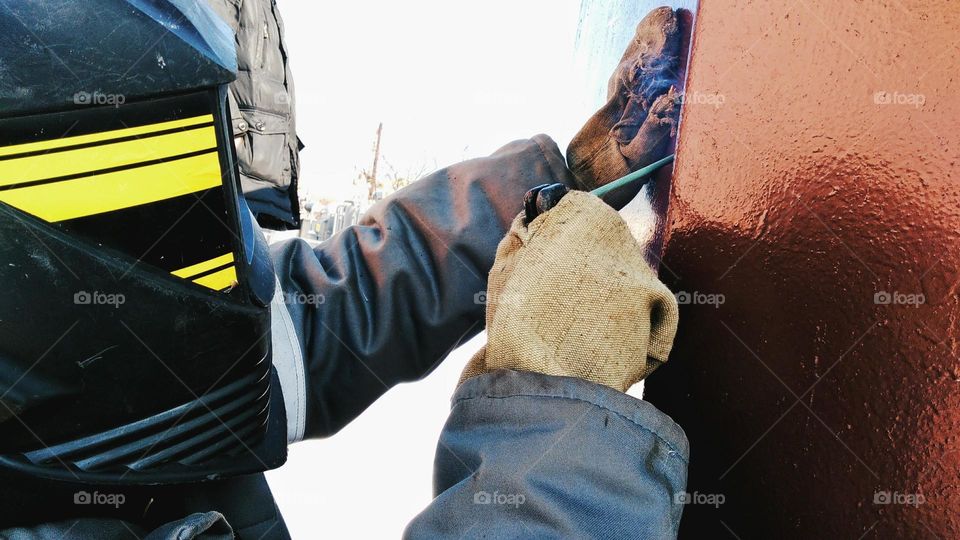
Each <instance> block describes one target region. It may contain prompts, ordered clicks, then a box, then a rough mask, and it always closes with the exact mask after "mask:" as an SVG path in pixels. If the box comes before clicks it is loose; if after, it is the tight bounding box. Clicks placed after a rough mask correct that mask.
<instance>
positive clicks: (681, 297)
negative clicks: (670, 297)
mask: <svg viewBox="0 0 960 540" xmlns="http://www.w3.org/2000/svg"><path fill="white" fill-rule="evenodd" d="M674 297H676V299H677V304H680V305H681V306H686V305H695V306H697V305H700V306H713V307H715V308H719V307H720V306H722V305H723V304H724V303H725V302H726V301H727V297H726V296H724V295H723V294H720V293H713V294H708V293H702V292H700V291H692V292H688V291H680V292H678V293H676V294H674Z"/></svg>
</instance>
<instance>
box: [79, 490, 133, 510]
mask: <svg viewBox="0 0 960 540" xmlns="http://www.w3.org/2000/svg"><path fill="white" fill-rule="evenodd" d="M125 502H127V496H126V495H124V494H123V493H100V492H99V491H94V492H93V493H90V492H89V491H78V492H76V493H74V494H73V504H80V505H102V506H112V507H114V508H120V506H122V505H123V503H125Z"/></svg>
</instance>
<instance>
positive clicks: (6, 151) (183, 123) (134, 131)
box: [0, 114, 213, 156]
mask: <svg viewBox="0 0 960 540" xmlns="http://www.w3.org/2000/svg"><path fill="white" fill-rule="evenodd" d="M207 122H213V115H212V114H204V115H201V116H194V117H193V118H184V119H181V120H171V121H169V122H160V123H158V124H148V125H145V126H136V127H131V128H124V129H115V130H113V131H104V132H101V133H91V134H89V135H77V136H74V137H63V138H61V139H53V140H49V141H37V142H32V143H24V144H18V145H15V146H6V147H3V148H0V156H9V155H11V154H20V153H23V152H36V151H40V150H55V149H57V148H62V147H64V146H73V145H75V144H87V143H94V142H100V141H108V140H110V139H116V138H119V137H131V136H134V135H147V134H150V133H154V132H156V131H163V130H165V129H175V128H181V127H188V126H195V125H197V124H204V123H207Z"/></svg>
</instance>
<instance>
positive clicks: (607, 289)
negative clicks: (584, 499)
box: [461, 191, 678, 392]
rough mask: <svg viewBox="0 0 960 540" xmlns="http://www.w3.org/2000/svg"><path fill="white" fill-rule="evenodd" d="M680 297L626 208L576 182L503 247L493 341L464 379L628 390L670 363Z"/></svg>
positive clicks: (490, 325)
mask: <svg viewBox="0 0 960 540" xmlns="http://www.w3.org/2000/svg"><path fill="white" fill-rule="evenodd" d="M677 313H678V310H677V302H676V299H675V298H674V296H673V294H672V293H671V292H670V290H669V289H667V287H666V286H665V285H664V284H663V283H661V282H660V281H659V280H658V279H657V276H656V274H655V273H654V271H653V269H651V268H650V266H649V265H648V264H647V262H646V260H645V258H644V250H643V249H642V247H641V246H640V245H639V244H638V243H637V241H636V240H635V239H634V237H633V236H632V235H631V232H630V228H629V227H628V225H627V224H626V223H625V222H624V220H623V219H622V218H621V217H620V215H619V214H617V212H616V211H615V210H613V209H612V208H610V207H609V206H608V205H607V204H605V203H604V202H603V201H601V200H600V199H598V198H596V197H594V196H593V195H590V194H588V193H583V192H579V191H574V192H570V193H569V194H567V195H566V196H565V197H564V198H563V199H562V200H561V201H560V202H559V203H558V204H557V206H555V207H554V208H553V209H552V210H549V211H548V212H546V213H544V214H542V215H540V216H539V217H537V218H536V219H535V220H533V222H531V223H530V224H529V226H528V225H525V224H524V222H523V216H522V215H521V216H518V217H517V218H516V219H515V220H514V221H513V225H512V226H511V228H510V232H509V233H507V236H506V237H505V238H504V239H503V240H502V241H501V242H500V245H499V247H498V248H497V258H496V261H495V262H494V265H493V269H492V270H491V271H490V277H489V281H488V288H487V312H486V323H487V335H488V339H487V345H486V346H485V347H484V348H483V349H481V350H480V351H479V352H478V353H477V354H476V355H475V356H474V357H473V358H472V359H471V360H470V362H469V363H468V364H467V367H466V369H465V371H464V373H463V375H462V377H461V382H463V381H464V380H466V379H468V378H470V377H472V376H475V375H478V374H480V373H484V372H488V371H492V370H495V369H501V368H505V369H514V370H520V371H532V372H537V373H544V374H547V375H562V376H569V377H579V378H582V379H586V380H589V381H593V382H596V383H599V384H604V385H607V386H610V387H612V388H615V389H617V390H620V391H623V392H625V391H626V390H627V389H628V388H630V386H632V385H633V384H634V383H636V382H637V381H640V380H641V379H643V378H644V377H646V376H647V375H649V374H650V373H651V372H652V371H653V370H654V369H656V368H657V367H658V366H659V365H660V364H662V363H663V362H666V360H667V355H668V354H669V352H670V348H671V346H672V344H673V337H674V335H675V334H676V329H677Z"/></svg>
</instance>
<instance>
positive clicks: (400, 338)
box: [272, 135, 573, 437]
mask: <svg viewBox="0 0 960 540" xmlns="http://www.w3.org/2000/svg"><path fill="white" fill-rule="evenodd" d="M554 182H562V183H565V184H567V185H570V186H572V185H573V177H572V175H571V173H570V172H569V170H568V169H567V168H566V165H565V162H564V159H563V156H562V154H561V153H560V151H559V149H558V148H557V145H556V143H554V142H553V141H552V140H550V139H549V138H548V137H546V136H543V135H538V136H536V137H534V138H533V139H530V140H523V141H516V142H513V143H510V144H508V145H506V146H504V147H503V148H501V149H500V150H498V151H497V152H495V153H494V154H493V155H491V156H489V157H486V158H480V159H475V160H471V161H467V162H464V163H459V164H457V165H453V166H451V167H448V168H446V169H442V170H440V171H437V172H435V173H433V174H431V175H429V176H427V177H425V178H423V179H421V180H419V181H417V182H414V183H413V184H411V185H410V186H408V187H406V188H404V189H402V190H400V191H398V192H396V193H394V194H393V195H391V196H390V197H388V198H386V199H384V200H383V201H381V202H379V203H377V204H376V205H374V206H373V207H372V208H371V209H370V210H369V211H368V212H367V213H366V214H365V215H364V216H363V217H362V219H361V220H360V223H359V224H358V225H356V226H354V227H350V228H348V229H346V230H344V231H342V232H340V233H339V234H337V235H336V236H334V237H333V238H331V239H329V240H327V241H326V242H324V243H323V244H321V245H320V246H318V247H317V248H315V249H311V248H310V246H309V245H308V244H307V243H306V242H304V241H302V240H299V239H294V240H289V241H285V242H282V243H279V244H277V245H275V246H273V247H272V256H273V258H274V262H275V264H276V267H277V274H278V277H279V280H280V286H281V288H282V292H283V295H284V298H285V300H286V304H287V308H288V309H289V311H290V314H291V318H292V320H293V324H294V327H295V329H296V333H297V336H298V338H299V339H300V348H301V350H302V351H303V356H304V363H305V364H306V366H305V367H306V394H307V396H306V397H307V411H306V415H307V420H306V422H307V426H306V436H307V437H322V436H326V435H330V434H332V433H335V432H336V431H338V430H339V429H340V428H342V427H343V426H345V425H346V424H347V423H348V422H350V421H351V420H352V419H353V418H355V417H356V416H357V415H358V414H360V413H361V412H362V411H363V410H364V409H366V408H367V407H368V406H369V405H370V404H371V403H373V402H374V401H375V400H376V399H377V398H379V397H380V396H381V395H383V393H384V392H386V391H387V390H388V389H389V388H391V387H392V386H394V385H395V384H397V383H400V382H404V381H412V380H416V379H419V378H421V377H423V376H425V375H426V374H428V373H429V372H430V371H431V370H432V369H433V368H434V367H436V366H437V364H438V363H439V362H440V361H441V360H443V358H444V357H445V356H446V355H447V354H448V353H450V351H452V350H453V349H454V348H456V347H457V346H458V345H460V344H461V343H462V342H464V341H466V340H468V339H469V338H471V337H472V336H474V335H475V334H477V333H478V332H480V331H481V330H482V329H483V315H484V305H483V303H482V296H480V295H481V293H482V292H483V291H485V290H486V284H487V273H488V272H489V270H490V267H491V266H492V264H493V260H494V255H495V252H496V248H497V244H498V243H499V241H500V239H501V238H502V237H503V235H504V234H505V233H506V231H507V229H508V228H509V225H510V222H511V220H512V219H513V218H514V217H515V216H516V215H517V213H519V212H520V210H521V209H522V206H523V195H524V193H525V192H526V191H527V190H528V189H530V188H531V187H533V186H536V185H539V184H544V183H554ZM300 300H305V301H300Z"/></svg>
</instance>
